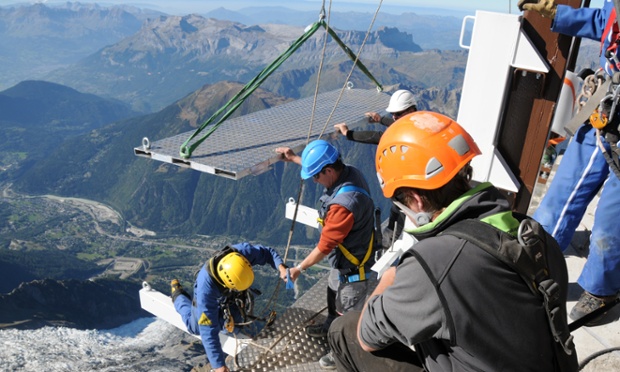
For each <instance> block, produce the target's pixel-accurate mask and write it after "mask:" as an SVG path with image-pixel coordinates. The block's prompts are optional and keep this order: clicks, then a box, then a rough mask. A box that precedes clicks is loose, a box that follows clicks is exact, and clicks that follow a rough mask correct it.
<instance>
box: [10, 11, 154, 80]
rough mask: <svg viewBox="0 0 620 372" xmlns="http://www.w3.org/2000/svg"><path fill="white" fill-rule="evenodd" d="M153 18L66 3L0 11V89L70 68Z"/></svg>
mask: <svg viewBox="0 0 620 372" xmlns="http://www.w3.org/2000/svg"><path fill="white" fill-rule="evenodd" d="M159 14H161V13H158V12H155V11H150V10H148V9H139V8H135V7H129V6H115V7H102V6H99V5H96V4H80V3H70V2H67V3H64V4H63V5H60V6H54V7H50V6H47V5H45V4H43V3H41V2H37V3H35V4H16V5H13V6H7V7H0V66H2V68H1V69H0V88H2V89H6V88H8V87H10V86H12V85H14V84H16V83H18V82H20V81H22V80H27V79H36V78H40V77H41V76H43V75H44V74H46V73H48V72H50V71H52V70H55V69H57V68H60V67H63V66H67V65H70V64H72V63H75V62H77V61H79V60H80V59H82V58H84V57H85V56H87V55H89V54H91V53H94V52H96V51H97V50H98V49H100V48H102V47H103V46H105V45H110V44H114V43H116V42H118V41H119V40H121V39H123V38H125V37H127V36H130V35H132V34H134V33H135V32H136V31H138V30H139V29H140V25H141V24H142V22H143V21H144V20H145V19H147V18H148V17H155V16H157V15H159Z"/></svg>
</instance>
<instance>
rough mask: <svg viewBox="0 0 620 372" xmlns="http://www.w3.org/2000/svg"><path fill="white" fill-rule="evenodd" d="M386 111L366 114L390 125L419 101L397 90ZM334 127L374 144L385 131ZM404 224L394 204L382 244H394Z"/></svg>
mask: <svg viewBox="0 0 620 372" xmlns="http://www.w3.org/2000/svg"><path fill="white" fill-rule="evenodd" d="M385 111H387V112H388V113H389V115H385V116H381V115H379V114H378V113H376V112H367V113H365V114H364V115H366V116H367V117H368V121H369V122H371V123H381V124H382V125H385V126H386V127H389V126H390V125H392V123H394V121H396V120H398V119H399V118H401V117H402V116H404V115H407V114H410V113H412V112H416V111H418V107H417V102H416V99H415V97H414V96H413V93H411V91H409V90H406V89H400V90H397V91H396V92H394V94H392V97H391V98H390V103H389V104H388V107H387V108H386V109H385ZM334 128H336V130H337V131H339V132H340V133H341V134H342V135H343V136H346V137H347V139H348V140H350V141H355V142H361V143H370V144H373V145H377V144H379V140H380V139H381V136H382V135H383V131H374V130H372V131H371V130H364V131H353V130H349V128H348V127H347V125H346V124H345V123H339V124H336V125H334ZM404 225H405V215H404V214H402V213H401V212H400V210H399V209H398V208H397V207H395V206H392V209H391V211H390V217H389V219H388V223H387V227H386V228H384V229H383V231H382V240H383V241H382V245H383V247H384V248H388V247H390V246H391V245H392V244H394V240H396V239H398V237H399V236H400V234H401V233H402V231H403V227H404Z"/></svg>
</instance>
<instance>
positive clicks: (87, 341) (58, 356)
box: [0, 318, 206, 372]
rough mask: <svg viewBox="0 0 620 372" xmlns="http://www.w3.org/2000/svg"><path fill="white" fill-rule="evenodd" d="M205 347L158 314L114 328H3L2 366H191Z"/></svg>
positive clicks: (14, 368) (91, 368) (50, 368)
mask: <svg viewBox="0 0 620 372" xmlns="http://www.w3.org/2000/svg"><path fill="white" fill-rule="evenodd" d="M200 353H202V357H203V358H204V350H203V349H202V345H201V344H198V346H197V347H193V345H192V338H191V336H188V335H186V334H185V333H184V332H182V331H180V330H179V329H177V328H175V327H174V326H172V325H170V324H168V323H166V322H164V321H162V320H160V319H156V318H141V319H138V320H135V321H133V322H131V323H128V324H125V325H123V326H121V327H118V328H114V329H109V330H78V329H73V328H65V327H43V328H40V329H36V330H15V329H5V330H0V371H33V372H34V371H59V372H60V371H63V372H65V371H145V372H146V371H152V372H159V371H162V372H163V371H189V370H191V368H192V364H193V363H195V362H196V360H195V358H196V357H198V358H200V357H199V356H198V354H200ZM204 362H206V358H204Z"/></svg>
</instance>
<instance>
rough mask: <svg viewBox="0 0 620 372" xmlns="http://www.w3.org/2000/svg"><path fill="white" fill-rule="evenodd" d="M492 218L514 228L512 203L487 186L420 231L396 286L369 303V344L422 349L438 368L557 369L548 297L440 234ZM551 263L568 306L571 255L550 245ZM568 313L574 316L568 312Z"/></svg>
mask: <svg viewBox="0 0 620 372" xmlns="http://www.w3.org/2000/svg"><path fill="white" fill-rule="evenodd" d="M492 216H502V218H503V220H504V221H501V220H502V219H501V218H500V219H495V221H498V220H500V224H504V225H505V226H497V227H498V228H500V229H502V230H504V231H507V232H510V231H508V230H513V229H514V227H515V224H514V221H511V219H514V217H512V214H511V213H510V206H509V203H508V202H507V201H506V200H505V199H504V198H503V196H501V194H500V193H499V191H498V190H497V189H496V188H494V187H493V186H492V185H490V184H488V183H486V184H481V185H479V186H478V187H477V188H475V189H473V190H471V191H470V192H468V193H467V194H465V195H464V197H461V198H460V199H459V200H457V201H455V202H454V203H452V204H451V205H450V206H449V207H448V208H447V209H446V210H445V211H444V212H443V213H442V214H441V215H440V216H439V217H438V218H437V219H435V220H434V221H433V222H432V223H431V224H429V225H425V226H422V227H421V228H418V229H416V230H414V231H413V232H412V233H413V235H414V236H416V238H418V239H419V240H420V242H419V243H417V244H416V245H415V246H413V247H412V248H411V249H410V250H409V251H407V252H406V253H405V254H404V255H403V257H402V259H401V262H400V263H399V265H398V267H397V271H396V277H395V280H394V284H393V285H392V286H390V287H388V288H387V289H386V290H385V292H384V293H383V294H382V295H380V296H375V297H373V298H371V299H370V300H369V302H368V307H367V308H366V311H365V313H364V317H363V318H362V327H361V330H360V337H361V338H362V340H363V341H364V343H366V344H367V345H369V346H371V347H374V348H383V347H385V346H387V345H389V344H391V343H394V342H401V343H403V344H405V345H409V346H415V349H416V351H418V352H419V354H420V356H421V358H422V360H423V362H424V365H425V368H426V370H427V371H430V372H433V371H553V370H554V367H553V358H554V351H553V339H552V335H551V333H550V331H549V325H548V322H547V319H546V313H545V311H544V309H543V307H542V302H541V300H540V299H539V298H537V297H535V296H533V295H532V293H531V292H530V291H529V289H528V287H527V286H526V284H525V283H524V282H523V280H522V279H521V277H520V276H519V275H518V274H517V273H516V272H514V271H513V270H512V269H510V268H509V267H508V266H506V265H504V264H502V263H501V262H500V261H499V260H497V259H496V258H495V257H493V256H491V255H490V254H489V253H487V252H485V251H484V250H483V249H481V248H479V247H477V246H475V245H473V244H472V243H470V242H468V241H466V240H463V239H460V238H457V237H455V236H452V235H438V234H440V232H441V231H443V230H445V229H446V228H447V227H448V226H451V225H453V224H454V223H456V222H458V221H461V220H463V219H466V218H474V219H485V221H488V220H493V218H492ZM515 221H516V220H515ZM491 224H492V225H493V222H491ZM516 226H518V221H517V225H516ZM547 260H548V264H549V267H550V275H551V277H553V278H554V279H555V280H556V282H557V283H558V284H559V285H560V286H561V288H562V289H561V293H560V296H561V298H562V301H563V302H564V304H565V303H566V292H567V286H568V273H567V269H566V263H565V261H564V257H563V255H562V253H561V251H560V250H559V249H549V252H548V257H547ZM564 308H565V306H564ZM560 316H564V317H565V316H566V312H565V309H564V313H563V314H560Z"/></svg>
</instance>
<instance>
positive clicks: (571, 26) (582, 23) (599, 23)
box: [551, 0, 618, 76]
mask: <svg viewBox="0 0 620 372" xmlns="http://www.w3.org/2000/svg"><path fill="white" fill-rule="evenodd" d="M613 8H614V3H613V1H612V0H605V4H604V5H603V8H600V9H599V8H578V9H575V8H573V7H570V6H568V5H560V4H558V6H557V12H556V15H555V18H554V19H553V24H552V25H551V31H554V32H559V33H561V34H564V35H569V36H577V37H584V38H587V39H592V40H596V41H601V38H602V37H603V32H604V31H605V25H606V24H607V19H608V18H609V15H610V14H611V11H612V9H613ZM610 29H611V28H610ZM610 34H611V32H609V33H608V34H607V35H605V41H604V43H603V50H602V53H601V57H600V64H601V67H602V68H603V69H604V70H605V72H607V74H609V75H610V76H611V75H612V74H613V71H614V70H613V69H612V65H610V63H609V60H608V59H607V58H606V57H605V51H606V50H607V47H608V46H609V42H610V40H609V39H610V36H611V35H610ZM617 52H618V50H616V55H617Z"/></svg>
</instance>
